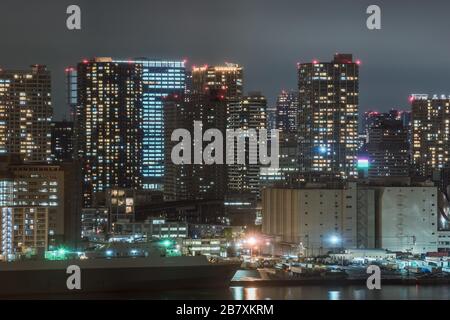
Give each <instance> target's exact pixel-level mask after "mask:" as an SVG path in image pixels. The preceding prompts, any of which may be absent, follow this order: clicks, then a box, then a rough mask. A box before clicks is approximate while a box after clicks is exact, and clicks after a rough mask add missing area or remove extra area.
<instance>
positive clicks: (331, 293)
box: [80, 285, 450, 300]
mask: <svg viewBox="0 0 450 320" xmlns="http://www.w3.org/2000/svg"><path fill="white" fill-rule="evenodd" d="M80 298H82V299H83V298H88V299H162V300H171V299H176V300H271V299H273V300H450V286H449V285H423V286H415V285H410V286H409V285H386V286H382V288H381V290H368V289H367V288H366V287H363V286H335V287H334V286H316V285H315V286H297V287H286V286H282V287H260V288H256V287H255V288H252V287H230V288H224V289H205V290H172V291H165V292H152V293H139V294H124V293H121V294H107V295H104V294H102V295H89V297H80Z"/></svg>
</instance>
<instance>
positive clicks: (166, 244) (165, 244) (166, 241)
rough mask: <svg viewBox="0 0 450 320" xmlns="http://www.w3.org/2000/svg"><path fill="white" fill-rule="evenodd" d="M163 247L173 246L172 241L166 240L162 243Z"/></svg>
mask: <svg viewBox="0 0 450 320" xmlns="http://www.w3.org/2000/svg"><path fill="white" fill-rule="evenodd" d="M162 245H163V246H165V247H170V246H171V245H172V241H170V240H168V239H167V240H164V241H163V242H162Z"/></svg>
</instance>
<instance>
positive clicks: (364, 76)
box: [0, 0, 450, 118]
mask: <svg viewBox="0 0 450 320" xmlns="http://www.w3.org/2000/svg"><path fill="white" fill-rule="evenodd" d="M70 4H77V5H79V6H80V7H81V10H82V30H81V31H69V30H67V28H66V18H67V15H66V8H67V6H68V5H70ZM371 4H377V5H379V6H380V7H381V9H382V30H379V31H370V30H368V29H367V28H366V18H367V14H366V8H367V7H368V6H369V5H371ZM449 15H450V1H448V0H429V1H416V0H395V1H394V0H386V1H385V0H378V1H372V0H370V1H366V0H339V1H336V0H334V1H331V0H328V1H325V0H313V1H309V0H308V1H303V0H222V1H216V0H146V1H144V0H128V1H112V0H108V1H107V0H71V1H66V0H53V1H51V0H39V1H31V0H29V1H20V0H1V2H0V26H1V28H0V40H1V46H0V66H1V67H2V68H5V69H7V68H27V67H28V66H29V65H30V64H34V63H41V64H46V65H48V66H49V68H50V70H51V71H52V77H53V103H54V108H55V118H61V117H62V116H63V115H64V114H67V106H66V103H65V97H66V92H65V84H64V83H65V78H64V68H65V67H66V66H68V65H74V64H76V63H77V62H78V61H80V60H81V59H83V58H88V57H93V56H113V57H117V58H131V57H150V58H152V57H154V58H174V59H184V58H186V59H188V62H189V64H191V65H195V64H198V65H203V64H210V65H213V64H219V63H223V62H224V61H228V62H235V63H239V64H241V65H242V66H244V68H245V75H244V76H245V83H244V84H245V90H246V91H254V90H259V91H262V92H263V94H265V95H266V96H267V97H268V98H269V101H270V103H271V104H273V103H274V101H275V98H276V95H277V93H278V92H279V91H280V90H281V89H283V88H285V89H290V88H292V89H294V88H296V63H297V62H305V61H306V62H309V61H312V60H313V59H319V60H322V61H329V60H331V58H332V56H333V54H334V53H335V52H343V53H353V54H354V56H355V57H356V58H358V59H360V60H361V61H362V65H361V75H360V93H361V99H360V109H361V110H362V111H364V110H368V109H378V110H388V109H390V108H393V107H400V108H407V107H408V99H407V97H408V95H409V94H410V93H438V94H441V93H446V94H450V36H449V35H450V19H449V18H448V17H449Z"/></svg>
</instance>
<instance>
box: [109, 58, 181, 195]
mask: <svg viewBox="0 0 450 320" xmlns="http://www.w3.org/2000/svg"><path fill="white" fill-rule="evenodd" d="M117 62H121V63H129V62H132V63H134V64H139V65H140V66H141V69H142V109H141V123H140V127H141V130H142V164H141V166H142V168H141V173H142V187H143V188H144V189H151V190H162V189H163V185H164V125H165V124H164V114H163V113H164V112H163V107H164V99H165V97H167V96H168V95H171V94H175V95H181V94H183V93H184V90H185V89H186V70H185V61H171V60H154V59H146V58H137V59H133V60H131V61H128V60H127V61H119V60H118V61H117Z"/></svg>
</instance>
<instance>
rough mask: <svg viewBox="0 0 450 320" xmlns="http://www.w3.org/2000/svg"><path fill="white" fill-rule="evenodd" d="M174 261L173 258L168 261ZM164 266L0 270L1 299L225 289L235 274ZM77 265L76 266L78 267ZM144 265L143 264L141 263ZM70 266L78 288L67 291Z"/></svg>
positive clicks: (225, 267) (231, 268)
mask: <svg viewBox="0 0 450 320" xmlns="http://www.w3.org/2000/svg"><path fill="white" fill-rule="evenodd" d="M170 259H174V258H170ZM185 261H187V263H183V260H180V263H177V264H174V263H170V265H167V264H165V263H161V262H164V260H160V263H153V264H151V263H150V264H148V263H147V264H146V265H143V264H142V263H134V261H131V265H130V263H123V261H121V263H120V264H118V265H117V264H116V263H115V262H113V261H112V262H111V263H103V265H101V266H95V267H93V266H92V265H89V264H85V263H80V262H81V261H77V262H72V263H70V262H64V263H59V264H58V266H57V267H55V266H54V267H53V268H51V269H45V268H44V269H41V268H28V269H27V268H25V269H22V270H14V268H10V270H7V271H2V270H1V269H0V283H1V286H0V297H6V298H8V297H9V298H14V297H20V296H36V295H44V296H46V295H47V296H49V295H55V294H61V295H74V296H76V295H82V294H88V293H102V292H103V293H109V292H125V293H126V292H146V291H148V292H151V291H155V290H163V289H164V290H166V289H181V288H183V289H184V288H210V287H226V286H229V283H230V281H231V279H232V277H233V275H234V274H235V272H236V270H237V268H238V265H236V264H209V263H206V264H203V263H202V264H195V263H192V262H191V263H189V260H185ZM77 263H78V264H77ZM144 264H145V263H144ZM69 265H79V267H80V270H81V277H80V280H81V281H80V283H81V289H79V290H78V289H73V290H69V289H68V287H67V279H68V278H69V277H70V276H71V274H68V273H67V267H68V266H69Z"/></svg>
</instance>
